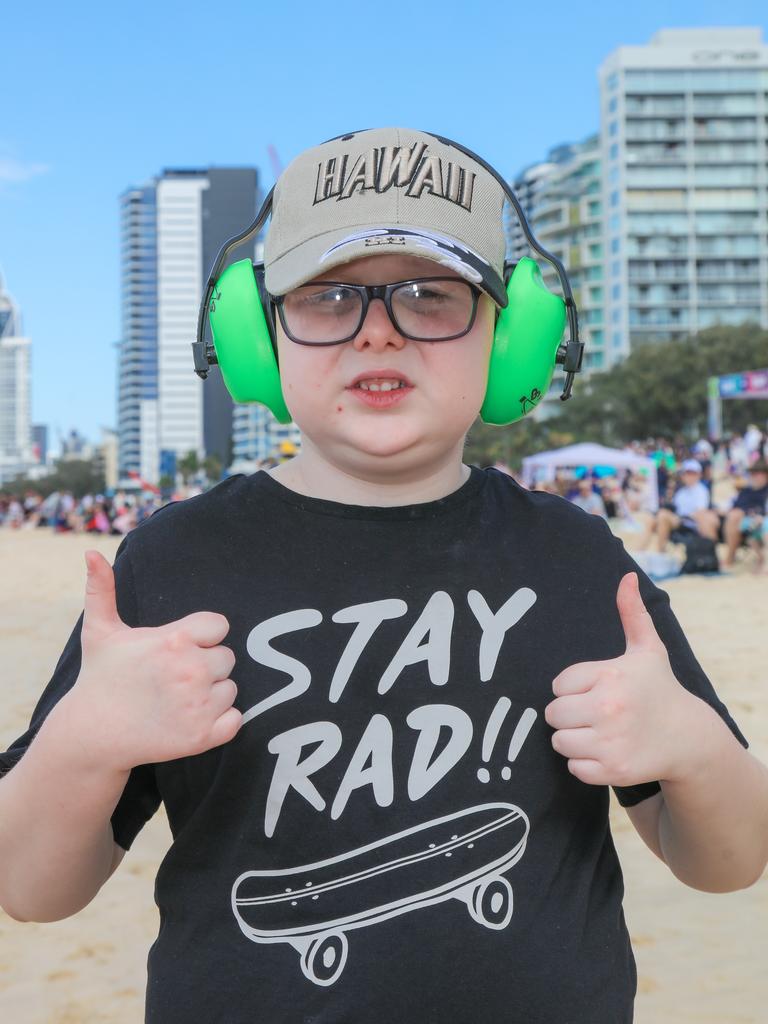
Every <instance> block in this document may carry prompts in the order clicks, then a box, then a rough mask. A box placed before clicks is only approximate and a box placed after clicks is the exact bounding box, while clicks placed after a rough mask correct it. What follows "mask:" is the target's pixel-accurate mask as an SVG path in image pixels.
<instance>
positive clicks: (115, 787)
mask: <svg viewBox="0 0 768 1024" xmlns="http://www.w3.org/2000/svg"><path fill="white" fill-rule="evenodd" d="M76 705H77V702H76V701H74V702H73V700H72V694H71V693H70V694H67V695H66V696H65V697H63V698H62V700H61V701H60V702H59V704H58V705H57V706H56V707H55V708H54V709H53V710H52V711H51V713H50V714H49V716H48V718H47V719H46V721H45V722H44V723H43V725H42V726H41V728H40V731H39V733H38V735H37V736H36V738H35V740H34V741H33V743H32V745H31V746H30V748H29V750H28V751H27V752H26V753H25V754H24V756H23V757H22V758H21V760H20V761H19V762H18V764H16V765H15V766H14V768H13V769H12V770H11V771H10V772H9V773H8V774H7V775H6V776H5V777H4V778H3V779H2V780H0V905H2V907H3V909H5V910H6V911H7V913H9V914H10V915H11V916H13V917H15V918H17V919H19V920H26V921H56V920H60V919H61V918H64V917H69V916H71V915H72V914H75V913H77V911H78V910H81V909H82V908H83V907H84V906H86V905H87V904H88V903H89V902H90V901H91V900H92V899H93V897H94V896H95V895H96V893H97V892H98V890H99V889H100V888H101V886H102V885H103V884H104V881H105V880H106V879H107V878H108V877H109V874H110V871H111V868H112V863H113V856H114V839H113V836H112V827H111V824H110V817H111V815H112V812H113V811H114V808H115V806H116V804H117V802H118V800H119V799H120V795H121V794H122V791H123V789H124V787H125V783H126V781H127V778H128V773H126V772H124V771H115V772H111V773H110V772H107V771H105V770H104V769H102V768H99V767H97V766H96V765H95V764H93V763H91V762H90V761H89V760H88V757H87V753H86V751H85V748H84V746H83V744H82V743H81V742H80V738H81V737H82V736H84V730H85V729H86V728H87V720H86V719H85V718H84V717H83V715H82V712H81V711H80V709H79V708H77V706H76Z"/></svg>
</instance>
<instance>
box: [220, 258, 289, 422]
mask: <svg viewBox="0 0 768 1024" xmlns="http://www.w3.org/2000/svg"><path fill="white" fill-rule="evenodd" d="M208 316H209V319H210V323H211V334H212V335H213V345H214V348H215V349H216V358H217V359H218V362H219V368H220V369H221V375H222V377H223V378H224V383H225V384H226V386H227V390H228V391H229V393H230V395H232V397H233V398H234V400H235V401H236V402H260V403H261V404H262V405H266V407H267V408H268V409H269V410H270V411H271V412H272V414H273V415H274V417H275V419H276V420H277V421H278V422H279V423H290V422H291V414H290V412H288V408H287V406H286V404H285V399H284V398H283V389H282V387H281V385H280V372H279V370H278V368H277V359H276V358H275V350H274V347H273V344H272V339H271V337H270V332H269V326H268V324H267V318H266V315H265V313H264V308H263V306H262V304H261V298H260V297H259V289H258V285H257V283H256V270H255V268H254V266H253V264H252V263H251V261H250V260H248V259H245V260H238V262H237V263H233V264H232V265H231V266H229V267H227V269H226V270H225V271H224V273H223V274H222V275H221V277H220V278H219V279H218V281H217V282H216V285H215V287H214V289H213V293H212V295H211V301H210V304H209V306H208Z"/></svg>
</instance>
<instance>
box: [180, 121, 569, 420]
mask: <svg viewBox="0 0 768 1024" xmlns="http://www.w3.org/2000/svg"><path fill="white" fill-rule="evenodd" d="M436 138H439V139H440V140H441V141H442V142H444V143H447V144H448V145H451V146H454V147H455V148H456V149H458V150H461V151H462V152H463V153H466V154H467V155H468V156H469V157H471V158H472V159H473V160H475V161H477V163H478V164H480V165H481V166H483V167H484V168H485V169H486V170H487V171H488V172H489V173H490V174H492V175H493V176H494V177H495V178H496V180H497V181H498V182H499V184H500V185H501V187H502V188H503V190H504V193H505V195H506V197H507V200H508V201H509V203H510V205H511V206H512V207H513V208H514V210H515V213H516V214H517V218H518V220H519V222H520V226H521V228H522V230H523V233H524V235H525V237H526V239H527V241H528V244H529V245H530V247H531V249H532V250H533V251H534V252H535V253H537V254H538V255H539V256H541V257H542V258H543V259H544V260H546V261H547V262H548V263H550V264H551V265H552V266H553V267H554V269H555V271H556V272H557V276H558V278H559V280H560V286H561V288H562V292H563V298H560V296H559V295H556V294H554V293H552V292H550V291H549V290H548V288H547V287H546V286H545V284H544V282H543V280H542V277H541V271H540V270H539V267H538V264H537V263H536V262H535V261H534V260H532V259H529V258H528V257H523V258H522V259H521V260H520V261H519V262H518V263H517V264H516V265H515V267H514V270H513V271H512V273H511V276H510V277H509V280H508V281H507V299H508V301H507V305H506V306H505V307H504V308H503V309H501V310H499V313H498V317H497V320H496V327H495V330H494V338H493V346H492V349H491V356H490V361H489V364H488V383H487V388H486V394H485V398H484V401H483V405H482V408H481V409H480V416H481V418H482V419H483V421H484V422H485V423H492V424H496V425H499V426H501V425H505V424H508V423H515V422H516V421H517V420H519V419H522V417H523V416H525V415H526V414H527V413H529V412H531V411H532V410H533V409H535V408H536V406H537V405H538V403H539V401H540V400H541V399H542V398H543V397H544V395H545V394H546V393H547V391H548V389H549V386H550V383H551V381H552V375H553V373H554V370H555V366H556V365H558V364H560V365H562V367H563V369H564V370H565V375H566V376H565V383H564V385H563V391H562V394H561V395H560V398H561V399H562V400H563V401H565V400H566V399H567V398H569V397H570V394H571V388H572V387H573V379H574V376H575V374H577V373H578V372H579V370H580V369H581V361H582V356H583V351H584V345H583V343H582V342H581V341H580V340H579V324H578V316H577V312H576V304H575V302H574V300H573V293H572V291H571V286H570V283H569V281H568V277H567V275H566V273H565V268H564V267H563V265H562V263H561V262H560V260H559V259H558V258H557V257H556V256H554V255H553V254H552V253H550V252H547V250H546V249H544V248H543V247H542V246H541V245H540V243H539V242H538V241H537V240H536V238H535V237H534V235H533V233H532V232H531V229H530V227H529V225H528V221H527V220H526V218H525V214H524V212H523V210H522V208H521V206H520V203H519V202H518V200H517V197H516V196H515V194H514V192H513V191H512V189H511V188H510V187H509V185H508V184H507V183H506V181H504V179H503V178H502V176H501V175H500V174H499V173H498V172H497V171H495V170H494V169H493V167H491V165H490V164H489V163H487V162H486V161H485V160H483V159H482V157H479V156H478V155H477V154H476V153H473V152H472V151H471V150H469V149H467V148H466V147H465V146H461V145H459V144H458V143H456V142H451V140H450V139H445V138H443V137H442V136H436ZM273 191H274V190H273ZM271 211H272V191H271V192H270V193H269V195H268V196H267V198H266V199H265V200H264V203H263V205H262V207H261V210H260V211H259V213H258V215H257V217H256V220H255V221H254V222H253V224H251V225H250V226H249V227H248V228H246V229H245V230H244V231H243V232H242V233H241V234H239V235H237V236H235V237H234V238H230V239H229V240H228V241H227V242H225V244H224V246H223V247H222V249H221V251H220V252H219V254H218V256H217V257H216V260H215V262H214V265H213V268H212V270H211V273H210V275H209V277H208V281H207V284H206V287H205V292H204V294H203V300H202V302H201V304H200V311H199V314H198V320H197V340H196V341H195V342H193V344H192V352H193V355H194V361H195V372H196V373H197V374H198V376H200V377H202V378H203V379H204V378H205V377H206V376H207V375H208V368H209V366H210V365H211V364H213V363H218V364H219V366H220V368H221V373H222V376H223V378H224V383H225V384H226V386H227V388H228V390H229V392H230V394H231V395H232V397H233V398H234V400H235V401H236V402H260V403H261V404H262V405H265V406H267V408H268V409H270V410H271V412H272V413H273V414H274V416H275V418H276V419H277V420H278V421H279V422H280V423H290V421H291V414H290V412H289V411H288V408H287V406H286V404H285V398H284V396H283V391H282V387H281V384H280V372H279V370H278V365H277V358H276V343H275V324H274V317H273V313H272V301H271V299H270V296H269V295H268V294H267V291H266V288H265V286H264V268H263V265H262V264H260V263H257V264H254V263H252V262H251V260H250V259H245V260H240V261H239V262H237V263H233V264H232V265H231V266H230V267H228V268H227V269H226V270H223V267H224V264H225V262H226V258H227V255H228V254H229V253H230V252H231V251H232V250H233V249H235V248H236V247H237V246H238V245H241V244H243V243H244V242H247V241H248V240H249V239H251V238H254V237H255V236H256V235H257V234H258V233H259V231H260V230H261V228H262V227H263V226H264V224H265V222H266V220H267V217H268V216H269V215H270V213H271ZM499 213H500V214H501V211H499ZM206 315H207V316H209V318H210V324H211V333H212V336H213V345H210V344H208V343H207V342H206V341H205V320H206ZM566 318H567V320H568V328H569V334H570V337H569V338H568V339H567V340H566V341H564V342H561V338H562V335H563V328H564V327H565V322H566ZM417 344H419V343H418V342H417Z"/></svg>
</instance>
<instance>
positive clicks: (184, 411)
mask: <svg viewBox="0 0 768 1024" xmlns="http://www.w3.org/2000/svg"><path fill="white" fill-rule="evenodd" d="M258 198H259V197H258V178H257V172H256V169H255V168H249V167H243V168H239V167H238V168H234V167H221V168H207V169H202V170H200V169H174V170H165V171H163V173H162V174H161V175H160V176H159V177H157V178H155V179H153V180H152V181H150V182H149V183H147V184H146V185H143V186H141V187H140V188H132V189H129V190H128V191H126V192H125V193H124V195H123V196H122V197H121V207H122V280H123V336H122V339H121V344H120V359H119V381H118V434H119V442H120V454H119V466H120V473H121V475H124V474H125V473H127V472H128V471H133V472H138V473H139V474H140V475H141V477H142V478H143V479H145V480H147V481H149V482H150V483H157V482H158V480H159V477H160V474H161V472H162V470H161V466H168V465H173V464H175V462H176V460H177V459H180V458H183V456H185V455H186V454H187V453H188V452H189V451H194V452H196V453H197V455H198V457H199V458H203V457H205V456H206V455H214V454H215V455H218V456H219V458H220V459H221V460H222V462H223V463H224V464H226V463H228V462H229V461H230V459H231V454H232V430H233V422H232V412H233V402H232V399H231V398H230V396H229V393H228V392H227V390H226V388H225V386H224V382H223V380H222V378H221V375H220V373H219V372H218V371H217V370H216V369H214V370H213V371H212V372H211V374H210V375H209V378H208V380H207V381H206V382H205V385H203V383H202V381H201V380H200V379H199V378H198V377H197V376H196V374H195V373H194V370H193V366H192V349H191V347H190V343H191V342H193V341H194V340H195V337H196V333H197V312H198V307H199V303H200V298H201V296H202V291H203V287H204V284H205V280H206V278H207V275H208V272H209V270H210V268H211V266H212V265H213V261H214V259H215V257H216V254H217V252H218V251H219V249H220V248H221V246H222V244H223V243H224V242H225V241H226V240H227V239H228V238H231V237H232V236H233V235H236V234H237V233H238V232H240V231H241V230H242V229H243V227H245V226H247V225H248V224H250V223H251V221H252V220H253V218H254V216H255V213H256V206H257V202H258ZM252 254H253V249H252V247H251V248H249V247H248V246H241V247H239V248H238V249H235V250H234V251H233V252H232V253H231V254H230V260H232V261H234V260H237V259H243V258H249V257H251V256H252Z"/></svg>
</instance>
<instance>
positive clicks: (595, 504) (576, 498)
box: [568, 476, 605, 519]
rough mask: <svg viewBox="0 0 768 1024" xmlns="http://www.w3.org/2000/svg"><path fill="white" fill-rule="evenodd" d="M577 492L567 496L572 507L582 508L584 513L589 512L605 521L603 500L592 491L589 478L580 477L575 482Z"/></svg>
mask: <svg viewBox="0 0 768 1024" xmlns="http://www.w3.org/2000/svg"><path fill="white" fill-rule="evenodd" d="M577 487H578V490H576V491H575V492H574V493H573V494H569V495H568V500H569V501H570V502H571V504H572V505H578V506H579V508H583V509H584V511H585V512H591V513H593V514H594V515H596V516H602V517H603V518H604V519H605V504H604V503H603V499H602V498H601V497H600V495H599V494H598V493H597V491H596V490H595V489H594V486H593V485H592V478H591V477H589V476H582V477H580V478H579V480H578V482H577Z"/></svg>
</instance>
